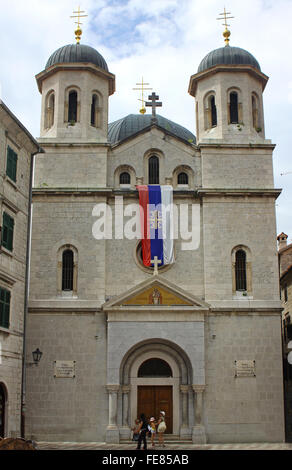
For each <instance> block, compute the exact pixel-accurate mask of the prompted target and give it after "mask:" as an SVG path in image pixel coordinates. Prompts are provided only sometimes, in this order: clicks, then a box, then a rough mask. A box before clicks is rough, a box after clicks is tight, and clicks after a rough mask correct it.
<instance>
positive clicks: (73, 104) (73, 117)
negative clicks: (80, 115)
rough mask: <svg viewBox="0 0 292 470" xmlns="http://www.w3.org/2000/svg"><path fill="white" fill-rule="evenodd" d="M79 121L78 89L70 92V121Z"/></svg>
mask: <svg viewBox="0 0 292 470" xmlns="http://www.w3.org/2000/svg"><path fill="white" fill-rule="evenodd" d="M76 121H77V91H75V90H73V91H70V93H69V108H68V122H76Z"/></svg>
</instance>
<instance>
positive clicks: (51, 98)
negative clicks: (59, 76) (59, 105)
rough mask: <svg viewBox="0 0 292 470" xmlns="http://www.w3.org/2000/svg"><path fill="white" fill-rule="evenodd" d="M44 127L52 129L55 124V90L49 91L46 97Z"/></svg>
mask: <svg viewBox="0 0 292 470" xmlns="http://www.w3.org/2000/svg"><path fill="white" fill-rule="evenodd" d="M44 113H45V115H44V129H45V130H46V129H50V128H51V127H53V125H54V116H55V90H53V89H51V90H50V91H48V93H47V94H46V97H45V110H44Z"/></svg>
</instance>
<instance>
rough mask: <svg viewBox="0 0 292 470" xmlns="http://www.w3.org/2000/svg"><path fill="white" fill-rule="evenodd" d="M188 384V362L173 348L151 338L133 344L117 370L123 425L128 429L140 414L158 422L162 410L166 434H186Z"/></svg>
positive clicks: (182, 354)
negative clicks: (183, 432) (118, 373)
mask: <svg viewBox="0 0 292 470" xmlns="http://www.w3.org/2000/svg"><path fill="white" fill-rule="evenodd" d="M191 383H192V366H191V363H190V361H189V359H188V358H187V356H186V354H185V353H184V351H182V350H181V348H179V347H178V346H177V345H175V344H174V343H170V342H169V341H166V340H155V339H153V340H152V341H150V340H148V341H145V342H143V343H140V344H137V345H136V346H135V347H133V348H132V349H131V350H130V351H128V353H127V354H126V356H125V357H124V359H123V361H122V363H121V368H120V384H121V386H122V390H123V391H124V395H123V398H124V401H123V425H124V426H125V425H126V423H128V425H130V426H132V425H133V423H134V421H135V419H136V418H137V416H139V415H140V414H141V413H145V414H146V416H147V417H148V418H150V417H151V416H154V417H155V418H156V419H158V418H159V413H160V411H165V413H166V424H167V431H166V432H167V433H169V434H171V433H172V434H175V435H180V434H181V432H182V428H183V429H184V430H185V431H187V428H189V423H188V409H189V406H188V403H189V393H188V392H189V390H190V384H191ZM190 399H191V398H190Z"/></svg>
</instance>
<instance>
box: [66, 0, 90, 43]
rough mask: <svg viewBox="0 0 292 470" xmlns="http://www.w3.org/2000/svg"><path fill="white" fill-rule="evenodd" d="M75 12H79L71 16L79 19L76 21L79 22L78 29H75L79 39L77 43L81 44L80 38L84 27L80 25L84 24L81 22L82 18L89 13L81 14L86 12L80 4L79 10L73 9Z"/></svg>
mask: <svg viewBox="0 0 292 470" xmlns="http://www.w3.org/2000/svg"><path fill="white" fill-rule="evenodd" d="M73 13H77V15H74V16H70V18H77V21H75V23H76V24H77V29H76V31H75V35H76V36H75V39H76V41H77V44H79V42H80V38H81V34H82V29H81V28H80V25H81V24H82V23H81V22H80V18H85V17H86V16H88V15H81V14H80V13H85V11H84V10H80V6H79V7H78V10H77V11H73Z"/></svg>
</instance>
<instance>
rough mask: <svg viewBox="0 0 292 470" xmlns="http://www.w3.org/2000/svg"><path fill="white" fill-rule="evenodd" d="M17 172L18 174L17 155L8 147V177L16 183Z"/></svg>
mask: <svg viewBox="0 0 292 470" xmlns="http://www.w3.org/2000/svg"><path fill="white" fill-rule="evenodd" d="M16 172H17V153H16V152H14V150H13V149H12V148H11V147H9V145H8V147H7V165H6V175H7V176H9V178H10V179H12V181H14V182H16Z"/></svg>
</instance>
